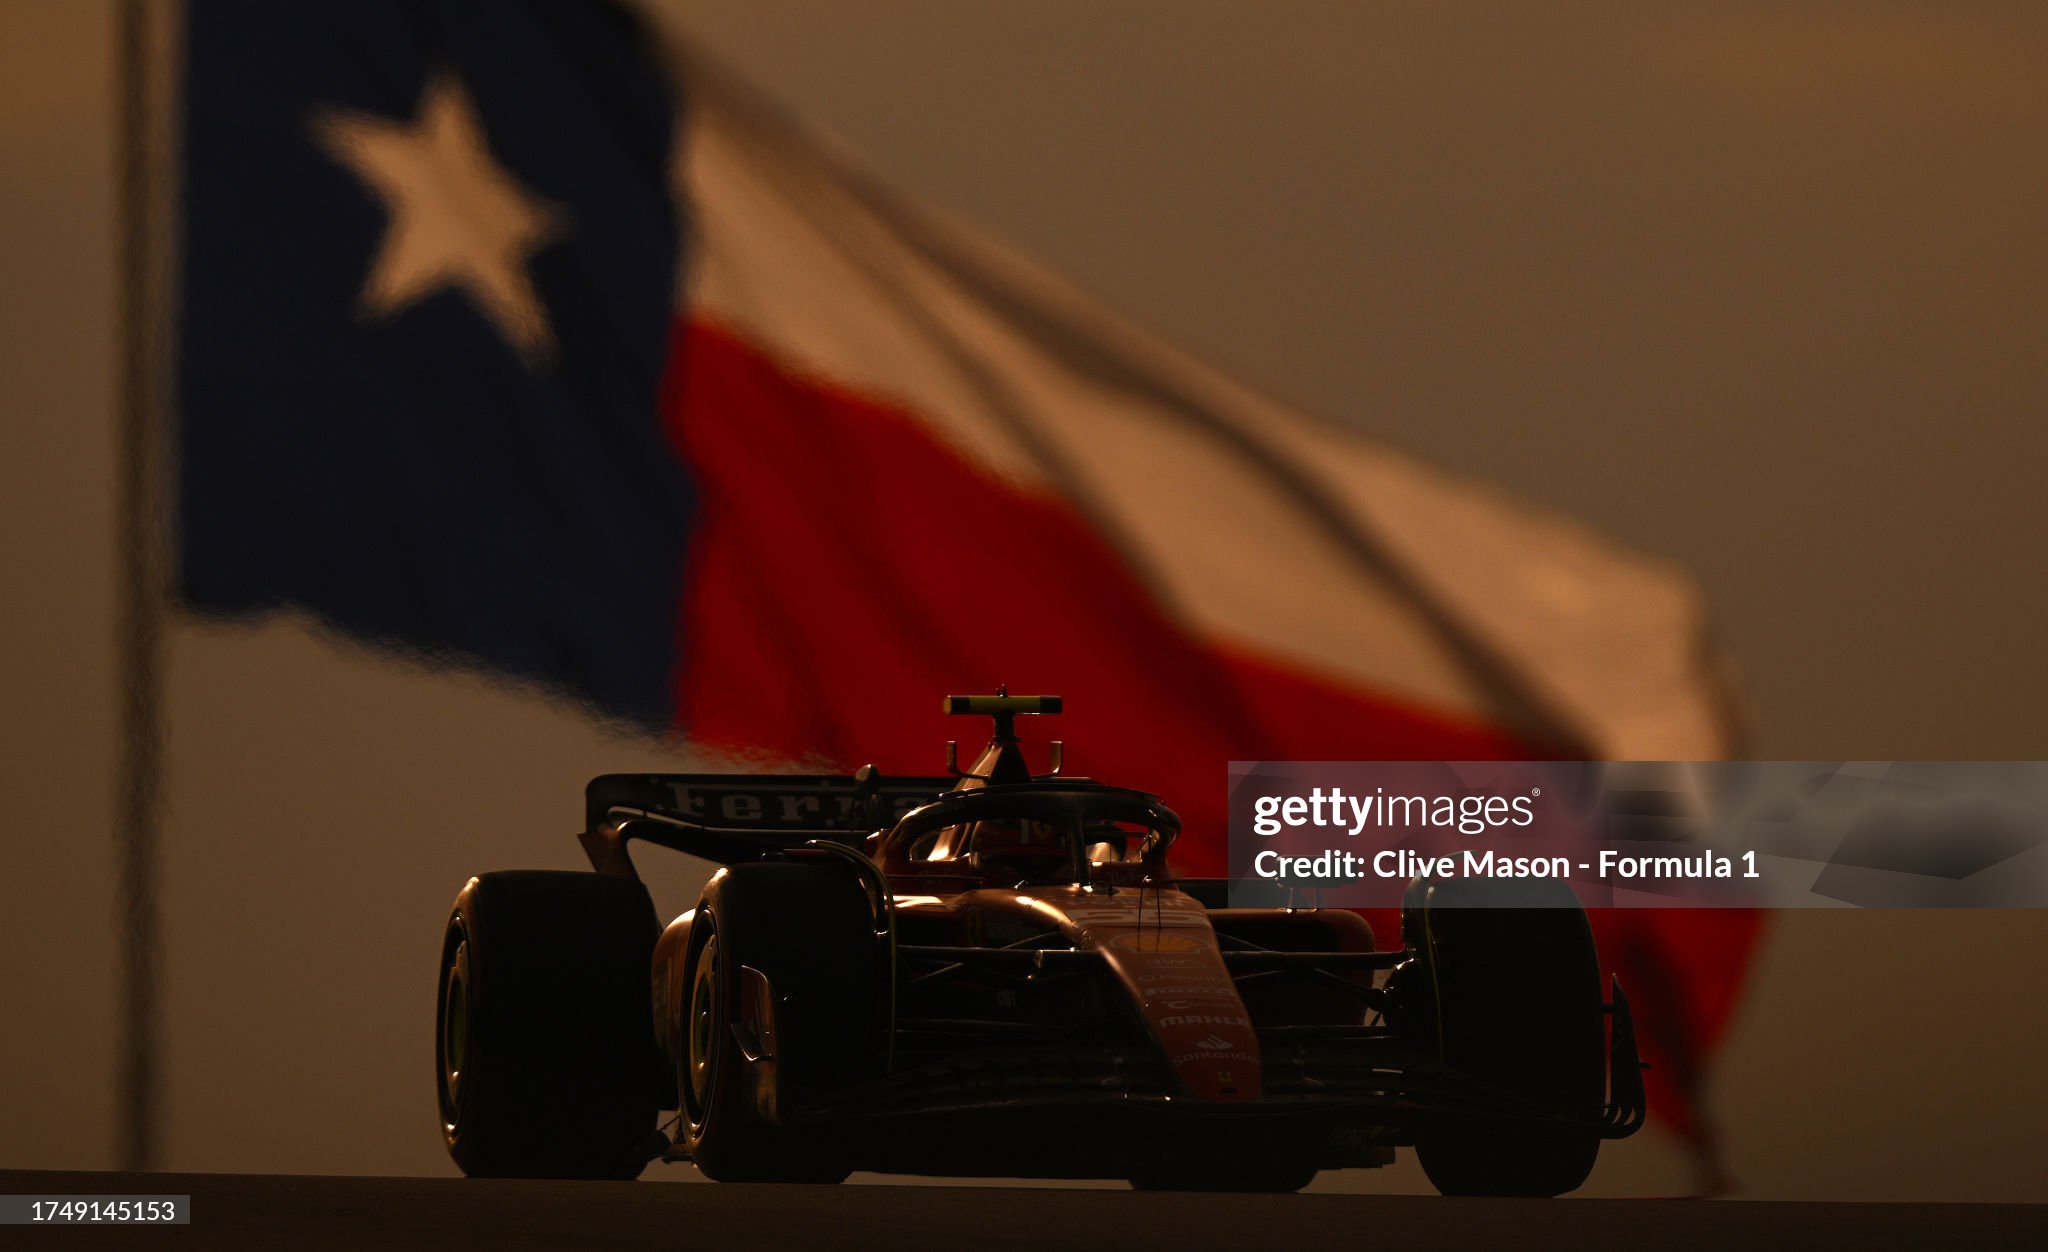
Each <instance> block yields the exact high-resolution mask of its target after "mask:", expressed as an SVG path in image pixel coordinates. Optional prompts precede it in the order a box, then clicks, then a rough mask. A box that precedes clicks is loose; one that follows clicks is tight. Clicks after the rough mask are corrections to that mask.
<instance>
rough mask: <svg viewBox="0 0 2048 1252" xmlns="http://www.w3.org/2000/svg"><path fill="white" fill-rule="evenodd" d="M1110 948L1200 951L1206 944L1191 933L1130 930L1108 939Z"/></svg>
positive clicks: (1141, 950) (1151, 950)
mask: <svg viewBox="0 0 2048 1252" xmlns="http://www.w3.org/2000/svg"><path fill="white" fill-rule="evenodd" d="M1109 946H1110V947H1112V948H1121V949H1123V950H1124V951H1126V952H1200V951H1201V950H1202V949H1203V948H1204V947H1206V946H1207V945H1206V944H1204V943H1203V942H1202V941H1201V940H1200V939H1197V938H1195V937H1194V936H1193V935H1180V934H1175V933H1173V932H1172V931H1161V930H1132V931H1126V932H1125V933H1123V934H1121V935H1118V936H1117V937H1116V938H1114V939H1111V940H1110V941H1109Z"/></svg>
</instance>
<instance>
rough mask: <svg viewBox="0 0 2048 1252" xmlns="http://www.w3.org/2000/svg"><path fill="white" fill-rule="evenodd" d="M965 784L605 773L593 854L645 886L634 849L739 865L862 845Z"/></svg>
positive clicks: (594, 782) (587, 802)
mask: <svg viewBox="0 0 2048 1252" xmlns="http://www.w3.org/2000/svg"><path fill="white" fill-rule="evenodd" d="M958 785H959V784H958V782H957V781H956V780H955V779H953V778H889V777H884V776H883V775H882V774H881V773H880V772H879V771H877V770H876V769H875V768H874V767H873V766H871V765H870V766H864V767H862V768H861V769H860V770H859V771H858V772H857V773H853V774H600V775H599V776H598V777H596V778H593V779H591V780H590V785H589V786H588V787H586V788H584V792H583V833H582V835H581V836H580V839H581V841H582V843H583V850H584V851H585V852H586V853H587V854H588V855H589V857H590V862H591V865H592V867H593V868H595V869H596V870H598V871H599V872H600V873H609V874H621V875H624V876H626V877H637V875H636V874H635V872H634V870H633V863H632V860H631V859H630V858H629V857H628V856H627V854H626V847H625V845H626V843H627V841H628V840H633V839H638V840H641V841H643V842H646V843H653V844H657V845H659V846H661V847H665V848H671V849H673V850H675V851H677V852H682V853H684V854H686V855H689V856H695V857H700V858H702V859H704V860H707V861H716V862H718V863H719V864H722V865H733V864H738V863H741V862H744V861H758V860H761V859H763V858H764V857H769V856H773V855H775V854H776V853H778V852H780V851H782V850H784V849H787V848H794V847H801V846H802V845H804V844H806V843H809V842H811V841H812V840H814V839H832V840H837V841H839V842H842V843H856V842H858V841H859V840H860V838H861V837H863V836H865V835H866V834H868V833H869V832H871V831H874V830H878V829H881V828H882V827H885V826H892V825H894V824H895V822H896V819H897V818H899V817H901V816H902V815H903V814H905V813H907V812H909V811H910V810H911V809H914V808H917V807H918V806H920V805H924V804H929V803H930V802H932V801H933V800H936V799H937V798H938V797H939V796H941V795H944V794H945V793H947V792H949V791H952V790H953V789H954V788H955V787H957V786H958Z"/></svg>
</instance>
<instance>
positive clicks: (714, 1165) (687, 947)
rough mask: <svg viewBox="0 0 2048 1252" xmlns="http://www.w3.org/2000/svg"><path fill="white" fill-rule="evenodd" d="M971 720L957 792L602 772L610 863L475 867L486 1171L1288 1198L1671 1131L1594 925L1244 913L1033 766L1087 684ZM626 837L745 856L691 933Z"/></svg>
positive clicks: (443, 1088) (1152, 835) (451, 1066)
mask: <svg viewBox="0 0 2048 1252" xmlns="http://www.w3.org/2000/svg"><path fill="white" fill-rule="evenodd" d="M946 707H947V711H948V712H950V713H967V714H986V715H990V716H993V718H994V719H995V736H994V738H993V740H992V741H991V742H990V743H989V745H988V748H987V750H986V751H984V752H983V753H982V754H981V756H980V758H979V759H978V760H977V761H976V762H975V763H974V764H973V765H972V766H970V767H969V768H967V769H965V770H961V769H959V768H958V765H957V758H956V755H955V753H954V752H953V751H952V750H951V746H950V745H949V751H948V761H947V764H948V767H949V773H948V775H947V776H945V777H939V778H884V777H882V776H881V775H879V774H878V773H876V772H875V771H874V769H873V768H872V767H870V768H866V769H863V770H861V771H860V772H858V773H856V774H854V775H852V776H847V777H792V776H747V775H657V776H645V775H606V776H603V777H600V778H597V779H595V780H593V781H592V782H591V784H590V786H589V789H588V792H587V796H586V799H587V821H586V828H585V830H584V832H583V834H582V836H581V840H582V843H583V847H584V849H585V851H586V852H587V853H588V855H589V858H590V861H591V865H592V867H593V869H594V870H595V871H596V872H594V873H582V872H554V871H538V870H523V871H512V872H507V873H494V874H485V875H482V876H480V877H477V878H472V879H470V881H469V883H468V884H467V885H466V886H464V887H463V889H462V891H461V893H460V894H459V895H458V896H457V897H456V900H455V908H454V913H453V916H451V917H450V918H449V921H448V928H447V932H446V938H445V940H444V942H443V944H442V959H441V964H442V976H441V995H440V1004H439V1015H438V1029H437V1032H436V1033H437V1039H436V1046H435V1061H436V1066H435V1068H436V1073H437V1078H438V1085H439V1090H440V1112H441V1128H442V1133H443V1136H444V1137H445V1140H446V1142H447V1146H448V1150H449V1152H450V1153H451V1154H452V1155H453V1156H454V1158H455V1162H456V1164H457V1165H458V1166H460V1167H461V1169H462V1171H463V1172H464V1173H466V1174H471V1175H486V1176H500V1177H609V1178H630V1177H633V1176H636V1175H638V1174H639V1173H640V1171H641V1170H642V1169H643V1168H644V1167H645V1166H646V1164H647V1163H648V1162H650V1161H652V1160H654V1159H657V1158H660V1159H666V1160H670V1161H689V1162H692V1163H694V1164H695V1165H696V1167H697V1168H698V1169H699V1170H701V1171H702V1172H703V1173H704V1174H706V1175H708V1176H710V1177H711V1178H714V1179H720V1180H729V1181H731V1180H779V1181H812V1182H832V1181H837V1180H839V1179H842V1178H844V1177H845V1176H846V1175H847V1174H848V1173H849V1172H850V1171H852V1170H856V1169H861V1170H881V1171H888V1172H899V1173H918V1174H951V1175H982V1176H997V1177H1040V1178H1123V1179H1128V1180H1130V1182H1131V1183H1132V1184H1133V1185H1134V1186H1137V1187H1141V1188H1181V1189H1228V1190H1262V1191H1293V1190H1296V1189H1298V1188H1300V1187H1302V1186H1303V1185H1305V1184H1306V1183H1307V1182H1308V1181H1309V1180H1310V1179H1311V1178H1313V1177H1314V1176H1315V1174H1316V1173H1317V1171H1319V1170H1325V1169H1339V1168H1347V1167H1357V1166H1377V1165H1384V1164H1387V1163H1388V1162H1390V1161H1391V1160H1392V1159H1393V1157H1394V1151H1395V1149H1396V1148H1399V1147H1404V1146H1412V1147H1413V1148H1414V1149H1415V1151H1416V1152H1417V1154H1418V1155H1419V1157H1420V1160H1421V1164H1422V1166H1423V1168H1424V1169H1425V1170H1426V1171H1427V1173H1428V1175H1429V1178H1430V1180H1431V1181H1432V1182H1433V1183H1434V1184H1435V1185H1436V1186H1437V1188H1438V1189H1439V1190H1441V1191H1444V1192H1446V1193H1453V1194H1485V1195H1557V1194H1560V1193H1563V1192H1566V1191H1570V1190H1572V1189H1574V1188H1576V1187H1578V1186H1579V1185H1580V1184H1581V1183H1582V1182H1584V1181H1585V1179H1586V1177H1587V1175H1588V1173H1589V1172H1590V1171H1591V1169H1592V1166H1593V1161H1594V1157H1595V1154H1596V1153H1597V1151H1598V1149H1599V1145H1600V1142H1601V1141H1602V1140H1603V1139H1611V1138H1619V1137H1621V1136H1625V1135H1628V1134H1631V1133H1633V1132H1634V1131H1635V1130H1636V1128H1637V1127H1639V1126H1640V1125H1641V1124H1642V1121H1643V1117H1644V1104H1643V1084H1642V1076H1641V1067H1640V1065H1639V1063H1638V1061H1637V1059H1636V1049H1635V1043H1634V1031H1633V1028H1632V1026H1631V1023H1630V1017H1629V1010H1628V1001H1627V1000H1626V999H1625V998H1624V997H1623V995H1622V994H1621V988H1620V985H1619V983H1616V984H1614V986H1613V989H1612V995H1611V1000H1610V999H1607V998H1604V997H1603V996H1602V987H1601V983H1600V972H1599V971H1600V965H1599V961H1598V959H1597V956H1596V954H1595V952H1594V948H1593V940H1592V937H1591V933H1590V931H1589V929H1588V927H1587V924H1586V916H1585V913H1584V912H1583V910H1581V909H1580V908H1579V907H1578V905H1577V903H1576V901H1573V900H1571V899H1569V898H1565V899H1560V900H1545V901H1540V903H1545V904H1551V905H1557V906H1559V907H1541V908H1532V907H1497V906H1500V905H1504V904H1513V905H1527V904H1530V903H1537V901H1531V900H1530V899H1528V898H1527V896H1526V893H1528V892H1530V891H1533V890H1552V889H1555V890H1565V889H1563V888H1560V887H1557V886H1556V885H1555V884H1548V885H1542V886H1534V887H1532V886H1531V885H1529V884H1527V883H1517V884H1513V885H1509V884H1506V883H1501V882H1499V881H1498V880H1461V881H1421V880H1418V881H1417V882H1415V883H1413V884H1411V886H1410V887H1409V889H1408V892H1407V895H1406V898H1405V902H1404V909H1403V916H1402V939H1403V944H1402V946H1399V947H1385V946H1382V945H1381V944H1379V943H1378V942H1376V940H1375V936H1374V935H1373V933H1372V931H1371V929H1370V927H1369V926H1368V925H1367V924H1366V922H1365V920H1364V919H1363V918H1361V917H1360V916H1359V915H1358V914H1356V913H1352V912H1347V911H1343V910H1334V909H1333V910H1322V909H1242V908H1237V909H1234V908H1230V907H1228V905H1227V902H1226V899H1225V896H1226V892H1225V887H1226V886H1227V884H1226V883H1225V882H1223V881H1221V880H1214V879H1211V880H1190V879H1185V878H1177V877H1176V876H1175V875H1174V873H1173V871H1172V870H1171V869H1169V868H1168V864H1167V852H1168V849H1169V848H1171V846H1172V844H1173V841H1174V839H1175V837H1176V836H1177V835H1178V834H1179V833H1180V821H1179V819H1178V818H1177V817H1175V816H1174V814H1173V812H1172V810H1170V809H1168V808H1167V807H1166V806H1165V805H1164V804H1162V803H1161V802H1160V801H1159V799H1158V798H1157V797H1155V796H1152V795H1148V794H1146V793H1144V792H1141V791H1133V790H1128V789H1126V788H1122V787H1113V786H1108V785H1105V784H1102V783H1098V782H1094V781H1090V780H1086V779H1080V778H1072V777H1067V776H1064V775H1062V773H1061V772H1060V758H1059V753H1058V745H1057V744H1055V745H1054V746H1053V755H1052V759H1051V761H1050V765H1051V770H1050V772H1048V773H1043V774H1034V773H1032V772H1031V769H1030V768H1029V766H1028V765H1027V763H1026V761H1025V757H1024V753H1023V751H1022V749H1021V747H1020V745H1019V743H1018V739H1017V736H1016V733H1015V719H1016V717H1017V716H1018V715H1019V714H1028V713H1055V712H1058V711H1059V700H1058V698H1057V697H1013V696H986V697H982V696H977V697H962V696H956V697H951V698H949V699H948V700H947V702H946ZM1219 785H1220V780H1219ZM633 842H639V843H643V844H654V845H658V846H661V847H666V848H671V849H674V850H677V851H681V852H685V853H688V854H690V855H692V856H697V857H702V858H705V859H708V860H711V861H714V862H717V863H719V864H720V865H722V866H723V867H724V868H722V869H720V870H718V871H717V873H715V874H714V875H713V876H712V878H711V879H710V881H709V883H707V884H706V886H705V887H704V890H703V895H702V898H701V899H700V900H699V901H698V903H697V906H696V907H695V908H693V909H691V910H690V911H689V912H687V913H684V914H683V915H682V916H681V917H678V918H676V919H675V920H674V921H673V922H670V923H669V924H668V926H667V927H666V928H665V929H664V928H662V927H661V926H660V925H659V923H658V921H657V918H656V915H655V911H654V906H653V904H652V902H651V900H650V898H649V895H648V893H647V890H646V887H645V886H644V885H643V884H642V882H641V881H640V879H639V876H638V874H637V873H636V871H635V869H634V866H633V862H632V860H631V858H630V857H629V855H628V845H629V844H630V843H633ZM1502 890H1511V891H1516V892H1521V893H1525V894H1524V895H1522V896H1517V897H1514V898H1511V899H1510V898H1504V897H1490V896H1489V895H1488V894H1487V893H1489V892H1494V891H1502ZM1475 906H1477V907H1475ZM1490 906H1493V907H1490ZM650 988H651V996H650ZM663 1110H672V1111H673V1115H672V1117H670V1118H669V1119H668V1120H666V1121H664V1120H663V1119H662V1111H663Z"/></svg>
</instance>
